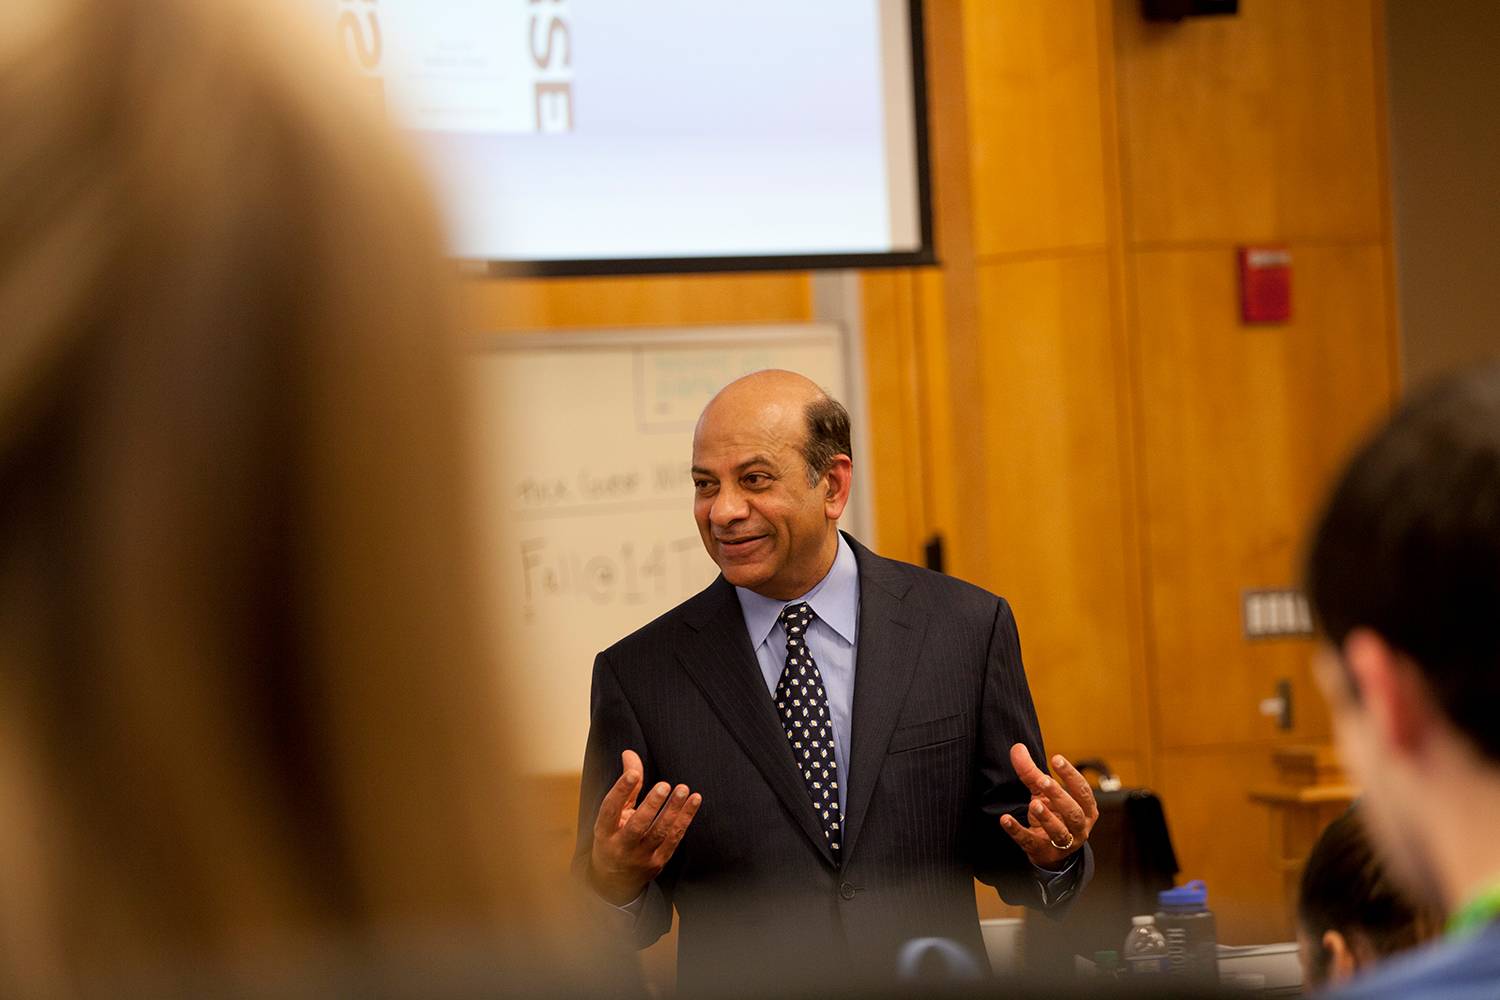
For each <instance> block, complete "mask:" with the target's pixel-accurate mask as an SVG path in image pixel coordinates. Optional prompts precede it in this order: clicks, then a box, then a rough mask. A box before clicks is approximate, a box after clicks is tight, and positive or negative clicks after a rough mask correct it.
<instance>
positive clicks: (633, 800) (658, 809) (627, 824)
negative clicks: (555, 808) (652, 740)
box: [589, 750, 703, 906]
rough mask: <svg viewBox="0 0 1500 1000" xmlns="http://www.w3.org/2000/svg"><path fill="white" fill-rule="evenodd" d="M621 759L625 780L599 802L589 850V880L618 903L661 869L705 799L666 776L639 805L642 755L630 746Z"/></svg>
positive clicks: (637, 892)
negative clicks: (592, 844)
mask: <svg viewBox="0 0 1500 1000" xmlns="http://www.w3.org/2000/svg"><path fill="white" fill-rule="evenodd" d="M620 763H621V765H622V766H623V769H624V770H623V771H622V773H621V774H620V780H618V781H616V782H615V784H614V787H613V788H611V789H610V790H609V793H608V794H607V795H605V796H604V801H603V802H601V803H599V815H598V816H596V817H595V818H594V849H593V852H592V853H591V854H590V855H589V882H590V884H591V885H593V887H594V891H595V892H597V893H598V894H599V895H600V896H602V897H603V898H604V899H605V900H607V901H608V902H610V903H613V904H614V905H616V906H624V905H625V904H626V903H628V902H630V901H631V900H633V899H635V898H636V897H637V896H639V895H640V894H641V890H642V889H644V888H646V885H647V884H648V883H649V882H650V881H651V880H652V879H654V878H656V876H657V875H659V874H661V870H662V868H664V867H666V864H667V861H668V860H670V859H671V857H672V852H673V851H675V850H677V845H678V843H679V842H680V841H681V840H682V835H683V834H684V833H686V832H687V828H688V824H689V823H691V822H692V821H693V817H694V816H695V815H697V813H698V807H699V806H700V805H702V804H703V796H701V795H699V794H697V793H696V792H693V793H691V794H689V790H688V787H687V786H686V785H678V786H677V787H676V788H675V789H674V788H673V787H672V786H671V785H669V784H667V783H666V782H665V781H662V782H658V783H657V785H656V786H655V787H654V788H652V789H651V791H650V792H649V793H648V794H647V795H646V799H645V801H643V802H640V803H639V804H637V799H638V797H639V795H640V788H641V781H642V780H643V778H644V774H643V769H642V768H641V758H640V757H639V756H638V755H637V754H636V752H635V751H634V750H626V751H625V752H624V753H622V754H620Z"/></svg>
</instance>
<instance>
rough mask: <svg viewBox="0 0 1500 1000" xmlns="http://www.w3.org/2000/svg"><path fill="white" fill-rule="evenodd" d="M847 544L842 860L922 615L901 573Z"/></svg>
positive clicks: (860, 817) (863, 807)
mask: <svg viewBox="0 0 1500 1000" xmlns="http://www.w3.org/2000/svg"><path fill="white" fill-rule="evenodd" d="M845 537H846V538H847V537H848V536H847V535H846V536H845ZM849 544H850V547H851V548H853V550H854V555H855V559H856V560H857V561H858V563H859V646H858V649H857V650H856V652H855V661H854V707H853V713H852V714H853V722H852V723H851V729H852V730H853V733H852V738H851V742H852V744H853V746H852V747H851V748H850V754H849V775H848V779H847V780H848V782H849V794H848V803H847V805H848V808H847V810H846V812H845V816H844V843H843V854H844V863H845V864H848V860H849V858H850V857H851V856H852V854H853V851H854V844H855V841H856V840H857V839H858V837H859V832H860V829H861V827H863V826H864V820H865V813H866V812H867V811H868V809H869V807H870V796H871V795H872V794H873V793H874V791H875V784H876V782H877V781H878V780H879V778H880V768H881V765H882V764H883V763H884V762H885V751H886V747H887V746H889V745H890V742H891V733H892V732H894V731H895V728H896V720H897V718H898V717H899V716H900V714H901V706H902V705H904V704H905V703H906V692H907V689H908V688H910V687H911V680H912V675H913V674H914V673H915V672H916V668H917V657H918V655H919V654H920V652H921V648H922V637H923V635H924V634H925V633H926V628H927V622H926V618H925V616H924V615H922V614H921V613H920V612H919V610H918V609H917V608H916V607H914V606H913V602H911V601H909V600H907V599H906V596H907V592H908V591H909V590H910V589H911V581H910V580H909V579H907V578H906V576H905V574H902V573H900V572H899V571H897V570H896V569H895V565H894V564H893V563H891V562H890V561H889V560H886V559H882V558H880V557H879V556H877V555H875V554H874V553H873V552H871V551H870V550H869V549H866V548H865V547H864V546H863V545H860V544H859V543H858V542H856V541H854V539H852V538H850V539H849Z"/></svg>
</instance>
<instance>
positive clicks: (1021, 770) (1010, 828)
mask: <svg viewBox="0 0 1500 1000" xmlns="http://www.w3.org/2000/svg"><path fill="white" fill-rule="evenodd" d="M1010 763H1011V766H1012V767H1014V768H1015V769H1016V774H1017V775H1019V776H1020V778H1021V780H1022V781H1023V782H1025V784H1026V787H1027V788H1029V789H1031V807H1030V808H1029V809H1028V810H1027V812H1026V820H1027V824H1028V825H1027V826H1022V825H1021V824H1020V823H1017V822H1016V821H1015V819H1014V818H1013V817H1011V816H1009V815H1006V816H1002V817H1000V826H1001V827H1002V828H1003V829H1004V830H1005V832H1006V833H1008V834H1010V837H1011V839H1012V840H1014V841H1015V842H1016V843H1017V844H1020V845H1021V850H1023V851H1025V852H1026V856H1027V857H1028V858H1030V859H1031V863H1032V864H1034V865H1036V866H1037V867H1038V868H1048V869H1053V870H1056V869H1057V868H1059V867H1060V866H1061V865H1062V863H1063V861H1065V860H1066V859H1067V858H1068V857H1069V856H1070V855H1071V854H1073V852H1074V851H1077V850H1079V849H1080V848H1081V847H1083V845H1084V844H1086V843H1088V839H1089V833H1090V832H1091V831H1092V830H1093V829H1094V822H1095V821H1096V820H1097V819H1098V818H1099V806H1098V805H1097V804H1096V803H1095V802H1094V790H1093V789H1092V788H1090V787H1089V783H1088V781H1087V780H1086V779H1085V778H1084V776H1083V775H1081V774H1079V773H1078V769H1077V768H1076V767H1074V766H1073V765H1072V764H1070V763H1068V761H1067V758H1065V757H1063V755H1062V754H1058V755H1056V756H1054V757H1053V758H1052V767H1053V769H1054V770H1056V771H1057V778H1052V777H1049V776H1048V775H1047V772H1046V771H1043V770H1041V769H1040V768H1038V767H1037V766H1036V765H1035V764H1034V763H1032V761H1031V753H1030V752H1029V751H1028V750H1027V749H1026V747H1025V745H1024V744H1021V743H1017V744H1016V745H1015V746H1013V747H1011V748H1010Z"/></svg>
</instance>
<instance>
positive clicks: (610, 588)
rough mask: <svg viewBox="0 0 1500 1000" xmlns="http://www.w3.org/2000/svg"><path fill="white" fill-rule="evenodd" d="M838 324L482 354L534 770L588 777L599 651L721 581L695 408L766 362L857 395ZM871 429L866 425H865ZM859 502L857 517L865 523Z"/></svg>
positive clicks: (497, 552) (495, 497) (486, 419)
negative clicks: (701, 505) (704, 496)
mask: <svg viewBox="0 0 1500 1000" xmlns="http://www.w3.org/2000/svg"><path fill="white" fill-rule="evenodd" d="M845 358H846V342H845V337H844V335H843V332H842V330H841V328H840V327H839V326H838V325H836V324H831V323H808V324H798V325H789V326H745V327H715V328H691V329H673V330H631V331H618V332H615V331H591V332H587V333H566V332H562V333H541V334H520V335H517V334H504V335H497V336H495V337H492V338H489V339H488V340H487V341H486V342H485V343H484V345H483V349H482V350H480V351H479V352H478V353H477V354H476V355H475V357H474V358H473V361H472V374H473V378H474V382H475V386H474V388H475V389H476V390H477V391H476V396H477V403H478V408H477V416H478V422H479V427H478V433H477V434H476V435H475V440H476V444H477V446H478V447H479V449H480V454H479V463H478V465H479V476H480V478H479V484H478V485H479V489H480V500H481V502H482V503H483V508H482V509H483V510H484V511H485V512H486V517H485V523H484V540H483V544H484V546H485V558H484V560H483V562H484V566H485V570H486V572H487V573H488V574H489V580H488V581H487V582H488V585H489V588H488V592H489V594H490V595H492V599H494V600H495V601H496V607H495V608H493V609H491V611H492V613H491V614H490V615H489V616H488V617H489V619H490V622H491V628H492V629H493V633H494V636H493V638H494V642H495V643H496V644H497V649H498V651H499V654H500V656H501V662H502V663H503V664H504V665H505V669H506V673H507V676H508V677H509V678H511V690H512V691H513V692H514V697H515V699H516V702H517V704H518V705H519V706H521V709H520V710H519V711H517V712H516V713H515V716H514V717H515V719H516V721H517V725H518V726H519V727H520V732H519V733H518V735H519V736H520V737H521V739H520V741H519V742H520V744H521V747H522V748H524V749H523V750H522V751H521V759H520V761H519V765H520V767H521V769H522V770H523V771H525V772H527V773H534V774H559V773H576V772H577V771H578V769H579V768H580V767H581V765H582V760H583V748H584V742H585V739H586V737H587V734H588V706H589V682H590V678H591V676H592V670H593V663H594V656H595V654H596V653H598V652H599V651H600V650H602V649H604V648H606V647H607V646H609V645H611V644H612V643H614V642H615V641H617V640H618V639H620V638H622V637H624V636H626V635H629V634H630V633H631V632H634V631H635V630H636V629H638V628H640V627H641V626H642V625H644V624H646V623H647V622H649V621H651V620H652V619H653V618H655V617H657V616H658V615H660V614H662V613H663V612H665V611H667V610H669V609H671V608H672V607H674V606H676V605H677V604H680V603H681V602H682V601H684V600H686V599H687V598H688V597H691V596H692V595H693V594H696V593H697V592H698V591H700V590H702V589H703V588H704V587H705V586H707V585H708V584H709V583H710V582H712V580H713V579H714V577H715V576H717V575H718V569H717V567H715V566H714V564H713V562H712V560H710V559H709V557H708V554H707V553H706V552H705V551H704V550H703V543H702V541H700V539H699V537H698V529H697V526H696V524H695V523H694V521H693V513H692V507H693V490H692V482H691V478H690V476H689V471H688V470H689V466H690V465H691V458H692V438H693V427H694V425H695V424H696V422H697V419H698V414H699V413H700V412H701V411H702V409H703V407H704V405H705V404H706V403H707V402H708V401H709V399H710V398H712V396H713V395H714V394H715V393H716V392H718V391H719V389H721V388H722V387H723V386H724V385H726V384H727V383H729V382H731V381H733V380H734V379H736V378H738V377H739V376H741V375H744V374H746V373H748V372H752V371H758V370H760V369H763V368H787V369H790V370H792V371H798V372H801V373H803V374H804V375H806V376H808V377H809V378H811V379H812V380H813V381H815V382H817V383H818V384H819V385H821V386H823V387H824V388H825V389H827V390H828V392H829V393H831V394H832V395H833V396H834V397H835V398H838V399H839V400H841V401H845V402H847V401H848V400H849V398H850V397H849V390H850V386H849V385H848V378H849V377H848V374H847V373H848V371H849V366H848V365H847V364H846V363H845ZM856 433H858V429H856ZM855 510H856V508H855V507H854V505H851V508H850V512H849V513H848V514H846V517H845V518H844V522H843V526H844V527H846V528H848V529H849V530H851V531H853V532H855V533H856V534H858V533H859V531H860V528H861V525H859V524H858V523H857V520H858V515H857V514H856V513H855Z"/></svg>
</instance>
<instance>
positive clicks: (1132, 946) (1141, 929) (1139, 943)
mask: <svg viewBox="0 0 1500 1000" xmlns="http://www.w3.org/2000/svg"><path fill="white" fill-rule="evenodd" d="M1130 925H1131V926H1130V933H1129V934H1127V935H1125V945H1124V947H1123V948H1121V949H1120V953H1121V954H1122V955H1124V956H1125V965H1126V967H1127V968H1128V969H1129V970H1130V974H1131V975H1132V976H1137V975H1150V974H1159V973H1163V972H1166V971H1167V939H1166V938H1165V937H1163V936H1162V933H1161V931H1159V930H1157V929H1156V918H1155V917H1153V916H1151V915H1150V914H1149V913H1148V914H1145V915H1143V916H1139V917H1131V918H1130Z"/></svg>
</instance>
